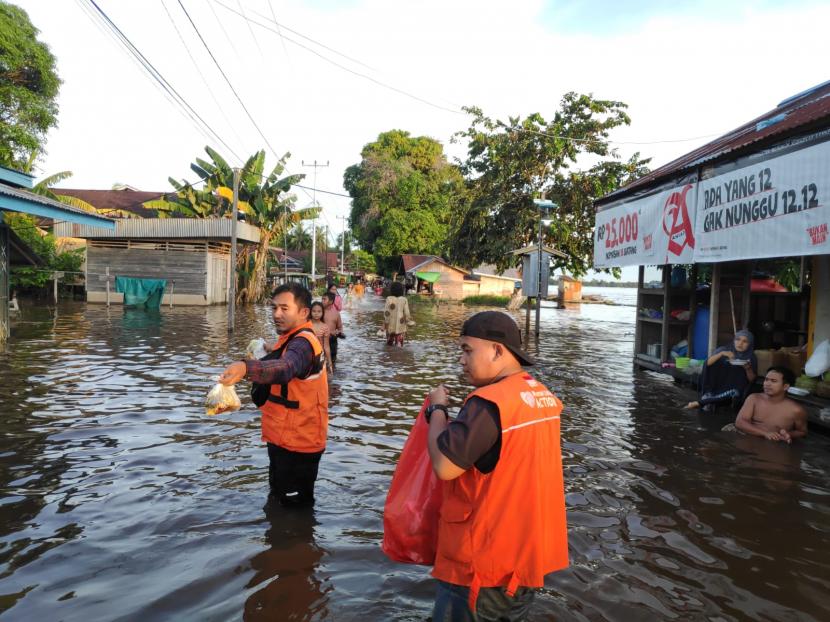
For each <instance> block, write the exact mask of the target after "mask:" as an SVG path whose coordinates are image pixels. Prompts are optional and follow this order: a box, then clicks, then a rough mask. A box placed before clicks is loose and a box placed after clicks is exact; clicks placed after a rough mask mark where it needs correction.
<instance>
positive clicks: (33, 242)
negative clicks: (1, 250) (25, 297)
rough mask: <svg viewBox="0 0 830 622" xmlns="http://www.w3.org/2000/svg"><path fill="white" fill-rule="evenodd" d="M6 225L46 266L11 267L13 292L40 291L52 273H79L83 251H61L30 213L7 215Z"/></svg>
mask: <svg viewBox="0 0 830 622" xmlns="http://www.w3.org/2000/svg"><path fill="white" fill-rule="evenodd" d="M4 219H5V222H6V224H8V225H9V227H11V228H12V230H13V231H14V232H15V233H16V234H17V236H18V237H19V238H20V239H21V240H23V241H24V242H25V243H26V244H27V245H28V246H29V248H31V249H32V250H33V251H34V252H35V253H36V254H37V255H38V257H40V258H41V259H42V260H43V261H44V264H45V265H43V266H38V267H36V268H34V267H29V266H18V267H15V268H12V270H11V279H10V282H9V285H10V287H11V289H12V290H19V289H39V288H42V287H45V286H46V285H48V283H49V281H50V279H51V278H52V272H53V271H66V272H78V271H80V269H81V264H82V263H83V261H84V251H83V249H76V250H71V251H65V252H59V251H58V250H57V248H56V245H55V238H54V236H53V235H52V234H51V233H43V232H42V231H41V230H40V229H39V228H38V226H37V223H36V222H35V219H34V218H33V217H32V216H29V215H28V214H9V213H7V214H5V215H4Z"/></svg>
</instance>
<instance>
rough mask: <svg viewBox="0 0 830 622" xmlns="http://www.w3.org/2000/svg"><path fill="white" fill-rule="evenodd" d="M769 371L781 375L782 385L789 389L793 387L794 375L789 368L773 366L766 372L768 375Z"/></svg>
mask: <svg viewBox="0 0 830 622" xmlns="http://www.w3.org/2000/svg"><path fill="white" fill-rule="evenodd" d="M771 371H776V372H778V373H779V374H781V376H782V377H783V380H784V384H788V385H790V386H791V387H792V386H794V385H795V374H794V373H793V370H792V369H790V368H789V367H784V366H783V365H773V366H772V367H770V368H769V369H768V370H767V373H770V372H771Z"/></svg>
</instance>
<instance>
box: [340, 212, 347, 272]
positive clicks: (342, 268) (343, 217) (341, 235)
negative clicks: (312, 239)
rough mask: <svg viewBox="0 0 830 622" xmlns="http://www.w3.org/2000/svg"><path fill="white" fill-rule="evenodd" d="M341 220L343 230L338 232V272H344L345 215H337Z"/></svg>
mask: <svg viewBox="0 0 830 622" xmlns="http://www.w3.org/2000/svg"><path fill="white" fill-rule="evenodd" d="M338 218H339V219H340V220H342V221H343V230H342V231H341V232H340V272H341V273H345V272H346V260H345V255H346V218H347V217H346V216H338Z"/></svg>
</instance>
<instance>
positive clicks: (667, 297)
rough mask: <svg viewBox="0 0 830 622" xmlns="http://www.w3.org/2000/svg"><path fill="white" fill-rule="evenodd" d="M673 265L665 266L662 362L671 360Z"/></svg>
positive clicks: (661, 340)
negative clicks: (670, 334) (670, 323)
mask: <svg viewBox="0 0 830 622" xmlns="http://www.w3.org/2000/svg"><path fill="white" fill-rule="evenodd" d="M671 319H672V318H671V265H670V264H665V265H664V266H663V323H662V324H661V325H660V361H661V362H663V363H665V362H666V361H668V360H669V322H671Z"/></svg>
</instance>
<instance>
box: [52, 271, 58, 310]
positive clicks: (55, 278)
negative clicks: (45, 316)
mask: <svg viewBox="0 0 830 622" xmlns="http://www.w3.org/2000/svg"><path fill="white" fill-rule="evenodd" d="M52 282H53V283H54V287H53V295H54V296H55V304H58V273H57V272H53V273H52Z"/></svg>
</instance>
